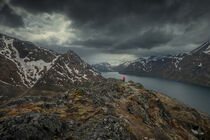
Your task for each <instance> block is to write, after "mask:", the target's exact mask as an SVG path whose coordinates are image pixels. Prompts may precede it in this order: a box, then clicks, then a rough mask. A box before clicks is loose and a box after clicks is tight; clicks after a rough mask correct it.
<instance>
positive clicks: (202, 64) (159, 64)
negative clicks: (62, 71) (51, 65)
mask: <svg viewBox="0 0 210 140" xmlns="http://www.w3.org/2000/svg"><path fill="white" fill-rule="evenodd" d="M94 67H95V65H94ZM104 67H105V65H104ZM110 67H111V66H109V68H110ZM95 68H96V69H97V70H99V71H101V69H98V68H97V67H95ZM104 69H105V68H104ZM110 71H118V72H119V73H122V74H130V75H138V76H150V77H159V78H164V79H169V80H175V81H180V82H187V83H193V84H198V85H202V86H210V42H209V41H207V42H205V43H204V44H202V45H201V46H199V47H198V48H196V49H194V50H192V51H191V52H187V53H181V54H177V55H162V56H150V57H141V58H138V59H137V60H135V61H128V62H125V63H122V64H120V65H118V66H115V67H114V68H113V69H111V70H110Z"/></svg>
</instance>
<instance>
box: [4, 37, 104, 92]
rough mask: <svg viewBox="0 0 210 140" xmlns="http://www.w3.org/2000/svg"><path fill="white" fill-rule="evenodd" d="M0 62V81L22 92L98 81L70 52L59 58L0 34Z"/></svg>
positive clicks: (94, 74)
mask: <svg viewBox="0 0 210 140" xmlns="http://www.w3.org/2000/svg"><path fill="white" fill-rule="evenodd" d="M0 60H1V61H2V62H1V63H0V64H1V65H0V80H1V81H3V82H6V83H8V84H11V85H12V86H15V87H19V88H24V89H30V88H33V87H34V86H35V85H37V84H38V85H39V84H43V85H44V86H55V85H57V86H64V85H65V86H66V85H70V83H71V85H73V84H74V83H75V82H76V81H77V82H82V81H89V80H93V79H101V76H100V74H99V73H97V72H96V71H95V70H94V69H92V68H91V66H90V65H88V64H87V63H86V62H84V61H83V60H82V59H81V58H80V57H79V56H78V55H77V54H76V53H74V52H73V51H71V50H69V51H68V52H67V53H65V54H62V55H60V54H57V53H56V52H53V51H51V50H48V49H44V48H40V47H37V46H36V45H34V44H33V43H31V42H27V41H22V40H19V39H16V38H12V37H9V36H6V35H2V34H0ZM5 71H7V72H6V73H5Z"/></svg>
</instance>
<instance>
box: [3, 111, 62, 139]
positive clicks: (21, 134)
mask: <svg viewBox="0 0 210 140" xmlns="http://www.w3.org/2000/svg"><path fill="white" fill-rule="evenodd" d="M62 129H63V124H62V123H61V121H59V120H58V118H57V117H56V116H54V115H44V114H39V113H29V114H25V115H23V116H16V117H11V118H8V119H6V120H4V121H0V137H1V139H3V140H4V139H25V140H27V139H33V140H36V139H38V140H41V139H49V140H50V139H53V138H55V136H61V135H62V133H61V132H62V131H63V130H62Z"/></svg>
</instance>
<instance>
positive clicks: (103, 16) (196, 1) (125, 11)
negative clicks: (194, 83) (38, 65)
mask: <svg viewBox="0 0 210 140" xmlns="http://www.w3.org/2000/svg"><path fill="white" fill-rule="evenodd" d="M0 33H4V34H7V35H10V36H13V37H17V38H19V39H22V40H27V41H31V42H33V43H34V44H36V45H38V46H40V47H44V48H49V49H53V50H57V51H59V52H64V51H66V50H68V49H71V50H73V51H75V52H76V53H77V54H78V55H79V56H80V57H82V59H84V60H85V61H86V62H88V63H90V64H94V63H100V62H109V63H111V64H114V65H117V64H119V63H122V62H125V61H129V60H134V59H136V58H139V57H144V56H151V55H163V54H177V53H181V52H186V51H190V50H192V49H195V48H196V47H198V46H199V45H201V44H202V43H204V42H205V41H208V40H209V39H210V1H209V0H0Z"/></svg>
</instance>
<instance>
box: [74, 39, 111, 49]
mask: <svg viewBox="0 0 210 140" xmlns="http://www.w3.org/2000/svg"><path fill="white" fill-rule="evenodd" d="M112 43H113V42H112V41H109V40H100V39H97V40H93V39H89V40H85V41H74V42H73V43H71V45H81V46H87V47H91V48H100V47H110V46H112V45H113V44H112Z"/></svg>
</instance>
